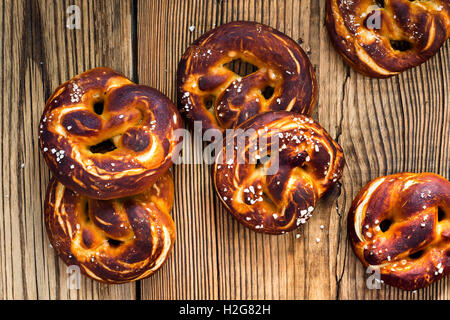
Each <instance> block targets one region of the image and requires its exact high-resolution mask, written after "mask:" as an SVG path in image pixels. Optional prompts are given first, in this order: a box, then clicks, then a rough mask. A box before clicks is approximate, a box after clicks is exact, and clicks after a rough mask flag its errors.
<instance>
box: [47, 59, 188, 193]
mask: <svg viewBox="0 0 450 320" xmlns="http://www.w3.org/2000/svg"><path fill="white" fill-rule="evenodd" d="M181 127H182V121H181V118H180V115H179V113H178V111H177V109H176V107H175V106H174V105H173V103H172V102H171V101H170V100H169V99H168V98H166V97H165V96H164V95H163V94H162V93H160V92H158V91H157V90H155V89H152V88H150V87H147V86H141V85H136V84H134V83H133V82H131V81H130V80H128V79H127V78H125V77H124V76H122V75H121V74H119V73H117V72H115V71H113V70H111V69H107V68H96V69H92V70H90V71H87V72H84V73H82V74H80V75H78V76H76V77H74V78H73V79H71V80H69V81H68V82H66V83H64V84H62V85H61V86H60V87H58V88H57V89H56V91H55V92H54V93H53V95H52V96H51V97H50V98H49V100H48V101H47V105H46V107H45V110H44V113H43V115H42V118H41V122H40V135H39V142H40V148H41V151H42V153H43V155H44V158H45V161H46V162H47V164H48V166H49V167H50V170H51V171H52V172H53V174H54V175H55V176H56V178H57V179H58V180H59V181H61V182H62V183H63V184H64V185H66V186H67V187H69V188H71V189H72V190H75V191H77V192H80V193H82V194H84V195H87V196H89V197H92V198H96V199H112V198H117V197H123V196H128V195H133V194H137V193H139V192H141V191H143V190H145V189H146V188H148V187H149V186H151V185H152V184H153V183H154V182H155V181H156V179H157V178H158V177H159V176H160V175H161V174H162V173H164V172H165V171H166V170H167V169H168V168H169V167H170V166H171V165H172V159H171V157H172V154H173V152H174V148H175V145H176V143H177V142H178V141H176V139H175V136H174V130H176V129H178V128H181Z"/></svg>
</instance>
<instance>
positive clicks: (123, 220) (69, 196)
mask: <svg viewBox="0 0 450 320" xmlns="http://www.w3.org/2000/svg"><path fill="white" fill-rule="evenodd" d="M173 193H174V191H173V180H172V177H171V174H170V172H166V173H165V174H164V175H162V176H161V177H160V178H159V179H158V180H157V182H156V183H155V184H154V185H153V186H152V187H150V188H149V189H147V190H146V191H144V192H143V193H141V194H139V195H136V196H132V197H127V198H120V199H115V200H95V199H89V198H86V197H84V196H82V195H80V194H78V193H76V192H74V191H71V190H70V189H68V188H66V187H64V186H63V185H62V184H61V183H59V182H58V181H57V180H56V179H55V178H52V180H51V181H50V184H49V186H48V188H47V195H46V199H45V226H46V229H47V234H48V237H49V239H50V242H51V244H52V246H53V248H55V250H56V251H57V253H58V255H59V256H60V258H61V259H62V260H63V261H64V262H65V264H66V265H68V266H78V267H79V268H80V271H81V272H82V273H83V274H84V275H86V276H89V277H91V278H92V279H94V280H97V281H100V282H105V283H125V282H130V281H136V280H139V279H143V278H146V277H149V276H150V275H152V274H153V273H154V272H155V271H156V270H157V269H158V268H159V267H160V266H161V265H162V264H163V263H164V261H165V260H166V259H167V258H168V257H169V255H170V252H171V250H172V247H173V243H174V241H175V225H174V223H173V220H172V218H171V217H170V214H169V213H170V210H171V208H172V204H173V199H174V194H173ZM86 208H88V211H87V212H86ZM109 239H114V242H108V240H109ZM109 241H111V240H109Z"/></svg>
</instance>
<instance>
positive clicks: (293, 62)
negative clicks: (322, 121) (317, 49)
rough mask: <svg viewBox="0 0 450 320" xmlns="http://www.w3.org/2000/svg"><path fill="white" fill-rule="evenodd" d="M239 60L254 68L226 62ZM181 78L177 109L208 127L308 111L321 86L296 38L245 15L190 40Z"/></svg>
mask: <svg viewBox="0 0 450 320" xmlns="http://www.w3.org/2000/svg"><path fill="white" fill-rule="evenodd" d="M238 60H240V61H243V62H247V63H250V64H252V65H254V66H255V67H256V70H255V71H253V72H252V73H250V74H248V75H246V76H241V75H239V74H237V73H235V72H234V71H232V70H231V69H230V68H229V67H228V66H227V64H229V63H232V62H233V61H238ZM177 79H178V80H177V82H178V106H179V109H180V110H181V112H183V113H184V114H185V115H186V117H187V118H188V119H189V120H190V121H191V122H193V121H201V122H202V125H203V129H204V130H206V129H210V128H214V129H219V130H223V129H226V128H232V127H235V126H236V125H238V124H240V123H242V122H244V121H245V120H247V119H249V118H251V117H252V116H254V115H256V114H258V113H262V112H265V111H277V110H288V111H294V112H299V113H302V114H307V115H310V114H311V112H312V109H313V106H314V103H315V101H316V98H317V91H318V86H317V81H316V77H315V74H314V69H313V67H312V65H311V63H310V61H309V59H308V57H307V56H306V54H305V53H304V52H303V50H302V49H301V48H300V46H299V45H298V44H297V43H296V42H295V41H294V40H292V39H291V38H289V37H288V36H286V35H285V34H283V33H281V32H279V31H277V30H275V29H272V28H271V27H268V26H266V25H262V24H259V23H255V22H246V21H237V22H231V23H228V24H225V25H222V26H220V27H218V28H216V29H213V30H211V31H209V32H207V33H205V34H204V35H203V36H201V37H200V38H199V39H197V40H196V41H195V42H194V43H192V45H191V46H190V47H189V48H188V49H187V50H186V52H185V53H184V55H183V57H182V59H181V61H180V63H179V65H178V76H177ZM267 89H271V90H272V91H273V93H272V94H271V95H270V96H268V95H266V94H265V90H267Z"/></svg>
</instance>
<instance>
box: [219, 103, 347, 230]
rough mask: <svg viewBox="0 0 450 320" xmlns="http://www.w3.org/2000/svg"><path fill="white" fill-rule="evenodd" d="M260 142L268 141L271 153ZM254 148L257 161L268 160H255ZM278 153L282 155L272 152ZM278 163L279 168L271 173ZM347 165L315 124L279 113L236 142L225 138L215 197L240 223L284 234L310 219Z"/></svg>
mask: <svg viewBox="0 0 450 320" xmlns="http://www.w3.org/2000/svg"><path fill="white" fill-rule="evenodd" d="M275 138H276V140H275ZM238 141H241V142H243V143H244V144H243V146H244V147H243V148H239V144H238ZM261 141H267V149H266V151H267V152H266V151H265V150H262V149H261V144H260V142H261ZM276 142H278V145H276ZM227 145H228V146H227ZM274 147H275V148H274ZM227 150H229V151H232V152H231V154H230V153H229V151H227ZM252 150H254V151H255V152H254V158H255V159H262V158H265V159H267V157H270V160H268V161H264V162H263V161H260V162H258V161H252V159H253V158H252V155H251V152H252ZM277 150H278V156H276V154H273V152H274V151H277ZM275 161H277V162H278V170H277V171H276V172H274V171H272V172H271V173H270V175H269V170H273V169H274V168H276V166H274V162H275ZM343 167H344V155H343V152H342V149H341V147H340V146H339V145H338V144H337V143H336V142H335V141H333V139H332V138H331V137H330V136H329V135H328V133H327V132H326V131H325V130H324V129H323V128H322V127H321V126H320V125H319V124H318V123H317V122H314V121H313V120H312V119H310V118H309V117H306V116H304V115H300V114H296V113H293V112H288V111H278V112H266V113H263V114H261V115H257V116H255V117H253V118H251V119H249V120H247V121H246V122H244V123H243V124H241V125H240V126H238V127H237V128H236V130H235V134H234V135H233V137H232V139H229V140H228V142H226V140H224V142H223V149H222V150H221V151H220V152H219V153H218V155H217V157H216V162H215V164H214V167H213V171H212V175H213V183H214V188H215V191H216V193H217V195H218V196H219V198H220V200H221V201H222V203H223V204H224V205H225V207H226V209H227V210H228V211H229V212H230V213H231V214H232V215H233V216H234V217H235V218H236V219H237V220H238V221H239V222H241V223H242V224H244V225H245V226H246V227H248V228H250V229H253V230H255V231H258V232H264V233H271V234H280V233H284V232H286V231H292V230H294V229H295V228H297V227H299V226H300V225H301V224H304V223H305V222H306V221H307V220H308V219H309V217H310V216H311V214H312V212H313V210H314V207H315V204H316V202H317V200H318V199H319V198H320V197H321V196H322V195H323V194H324V192H326V191H327V190H328V189H329V188H330V187H331V186H332V185H334V184H335V183H336V182H337V180H339V179H340V178H341V176H342V170H343Z"/></svg>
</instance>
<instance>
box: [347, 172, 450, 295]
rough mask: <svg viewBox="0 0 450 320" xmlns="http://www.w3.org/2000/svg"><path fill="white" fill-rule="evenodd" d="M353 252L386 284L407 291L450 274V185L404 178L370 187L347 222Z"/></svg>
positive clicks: (425, 177)
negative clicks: (375, 270)
mask: <svg viewBox="0 0 450 320" xmlns="http://www.w3.org/2000/svg"><path fill="white" fill-rule="evenodd" d="M348 231H349V236H350V240H351V242H352V245H353V249H354V251H355V253H356V255H357V256H358V258H359V259H360V260H361V262H362V263H363V264H364V265H365V266H369V265H371V266H378V267H380V273H381V279H382V280H383V281H384V282H386V283H387V284H389V285H392V286H395V287H399V288H402V289H405V290H416V289H419V288H423V287H425V286H427V285H429V284H431V283H433V282H435V281H437V280H439V279H441V278H442V277H444V276H445V275H446V274H448V273H449V272H450V183H449V182H448V181H447V180H445V179H444V178H443V177H441V176H438V175H436V174H432V173H422V174H416V173H400V174H394V175H390V176H385V177H380V178H377V179H375V180H373V181H371V182H369V183H368V184H367V185H366V186H365V187H364V188H363V189H362V190H361V191H360V192H359V194H358V195H357V197H356V198H355V200H354V201H353V204H352V207H351V209H350V212H349V217H348Z"/></svg>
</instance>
